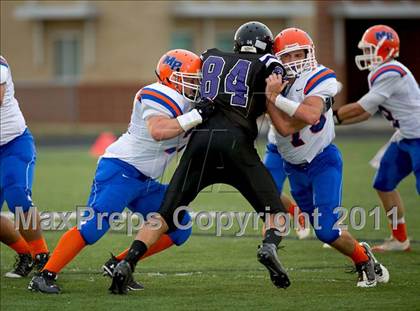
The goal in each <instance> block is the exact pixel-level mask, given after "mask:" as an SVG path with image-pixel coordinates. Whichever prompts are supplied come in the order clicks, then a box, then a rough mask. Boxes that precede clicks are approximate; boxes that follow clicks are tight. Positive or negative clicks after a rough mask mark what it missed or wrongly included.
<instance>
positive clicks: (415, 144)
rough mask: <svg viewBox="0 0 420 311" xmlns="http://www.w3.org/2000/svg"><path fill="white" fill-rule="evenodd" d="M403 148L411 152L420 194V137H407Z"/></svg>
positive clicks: (419, 193)
mask: <svg viewBox="0 0 420 311" xmlns="http://www.w3.org/2000/svg"><path fill="white" fill-rule="evenodd" d="M403 144H404V145H403V148H404V149H405V150H406V151H407V152H408V153H409V154H410V158H411V164H412V168H413V173H414V176H416V189H417V194H418V195H420V156H419V154H420V138H417V139H406V140H404V141H403Z"/></svg>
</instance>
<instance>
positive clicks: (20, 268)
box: [5, 254, 34, 279]
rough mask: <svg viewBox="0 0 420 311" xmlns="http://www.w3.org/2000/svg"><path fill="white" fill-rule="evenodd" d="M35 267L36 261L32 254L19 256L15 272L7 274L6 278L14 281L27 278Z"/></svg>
mask: <svg viewBox="0 0 420 311" xmlns="http://www.w3.org/2000/svg"><path fill="white" fill-rule="evenodd" d="M33 267H34V261H33V259H32V256H31V254H18V256H16V262H15V265H14V268H13V270H12V271H10V272H7V273H6V274H5V277H7V278H14V279H17V278H22V277H25V276H27V275H28V274H29V273H30V272H31V271H32V269H33Z"/></svg>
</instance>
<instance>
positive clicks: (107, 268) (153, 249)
mask: <svg viewBox="0 0 420 311" xmlns="http://www.w3.org/2000/svg"><path fill="white" fill-rule="evenodd" d="M166 190H167V185H162V184H160V183H158V182H156V181H150V182H149V184H148V187H147V191H145V192H144V193H142V195H141V197H139V198H137V199H136V200H134V201H133V202H132V203H131V204H130V206H129V208H130V209H131V210H132V211H133V212H135V213H138V214H140V215H141V216H142V217H143V219H144V220H145V219H147V216H148V215H149V214H150V213H156V212H157V211H158V210H159V207H160V205H161V203H162V201H163V197H164V195H165V192H166ZM190 221H191V216H190V215H189V213H185V214H184V217H183V219H182V221H181V223H180V224H181V225H183V226H187V225H188V224H190ZM191 232H192V227H191V226H188V228H185V229H176V230H175V231H172V232H170V233H168V234H163V235H162V236H161V237H160V238H159V240H158V241H157V242H156V243H155V244H153V245H152V246H150V247H149V248H148V250H147V252H146V253H145V254H144V255H143V256H142V257H141V258H140V260H142V259H144V258H146V257H149V256H152V255H153V254H156V253H159V252H161V251H163V250H165V249H167V248H169V247H171V246H172V245H174V244H175V245H177V246H180V245H182V244H184V243H185V242H186V241H187V240H188V238H189V237H190V236H191ZM128 251H129V248H127V249H126V250H124V251H123V252H121V253H120V254H118V255H117V256H115V257H114V256H112V257H111V259H110V260H108V262H106V263H105V264H104V266H103V269H104V272H106V274H107V275H109V276H111V277H112V274H113V271H114V268H115V266H116V264H118V262H120V261H121V260H123V259H124V258H125V257H126V256H127V254H128ZM129 289H132V288H130V285H129Z"/></svg>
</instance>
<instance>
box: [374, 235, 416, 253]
mask: <svg viewBox="0 0 420 311" xmlns="http://www.w3.org/2000/svg"><path fill="white" fill-rule="evenodd" d="M372 250H373V251H374V252H378V253H381V252H409V251H411V247H410V240H409V239H407V240H405V241H404V242H400V241H398V240H397V239H395V238H394V237H393V236H391V237H390V238H388V239H385V241H384V243H382V244H380V245H375V246H374V247H372Z"/></svg>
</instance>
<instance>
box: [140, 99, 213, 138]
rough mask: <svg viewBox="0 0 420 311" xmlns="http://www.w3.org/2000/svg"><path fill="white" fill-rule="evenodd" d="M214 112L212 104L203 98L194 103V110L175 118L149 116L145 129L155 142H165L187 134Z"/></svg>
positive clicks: (159, 115)
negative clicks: (184, 133)
mask: <svg viewBox="0 0 420 311" xmlns="http://www.w3.org/2000/svg"><path fill="white" fill-rule="evenodd" d="M213 112H214V103H213V101H211V100H210V99H207V98H204V99H202V100H201V101H200V102H199V103H196V105H195V107H194V109H192V110H191V111H189V112H187V113H184V114H182V115H180V116H178V117H176V118H170V117H169V116H167V115H162V114H158V115H150V116H149V117H148V118H147V121H146V122H147V128H148V130H149V133H150V136H152V138H153V139H154V140H156V141H161V140H167V139H171V138H174V137H176V136H178V135H180V134H181V133H183V132H188V131H189V130H190V129H192V128H194V127H195V126H197V125H198V124H201V123H203V122H204V121H206V120H207V119H208V117H209V116H210V115H211V114H212V113H213Z"/></svg>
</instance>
